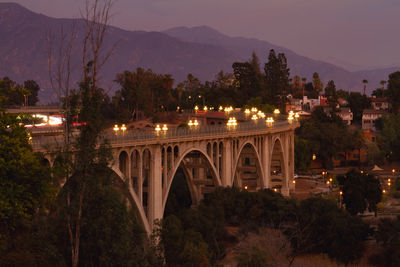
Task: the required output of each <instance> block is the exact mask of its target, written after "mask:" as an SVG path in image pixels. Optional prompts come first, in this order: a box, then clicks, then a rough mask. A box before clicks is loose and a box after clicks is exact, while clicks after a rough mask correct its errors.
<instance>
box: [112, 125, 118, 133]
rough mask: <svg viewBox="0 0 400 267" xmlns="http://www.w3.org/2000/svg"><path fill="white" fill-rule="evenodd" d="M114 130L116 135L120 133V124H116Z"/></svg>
mask: <svg viewBox="0 0 400 267" xmlns="http://www.w3.org/2000/svg"><path fill="white" fill-rule="evenodd" d="M113 130H114V132H115V134H117V133H118V131H119V127H118V124H115V125H114V128H113Z"/></svg>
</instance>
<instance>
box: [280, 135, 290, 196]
mask: <svg viewBox="0 0 400 267" xmlns="http://www.w3.org/2000/svg"><path fill="white" fill-rule="evenodd" d="M288 141H289V138H288V135H287V134H285V135H284V139H283V143H282V145H283V166H284V168H285V174H284V175H285V177H284V178H285V182H284V185H283V187H282V190H281V193H282V195H284V196H289V180H290V179H289V172H290V170H289V164H288V162H289V142H288Z"/></svg>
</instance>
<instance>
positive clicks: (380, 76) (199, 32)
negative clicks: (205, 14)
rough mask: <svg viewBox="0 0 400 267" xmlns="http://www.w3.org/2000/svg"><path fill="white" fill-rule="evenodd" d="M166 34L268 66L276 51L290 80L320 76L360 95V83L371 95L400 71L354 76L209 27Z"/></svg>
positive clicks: (174, 30)
mask: <svg viewBox="0 0 400 267" xmlns="http://www.w3.org/2000/svg"><path fill="white" fill-rule="evenodd" d="M163 32H164V33H166V34H168V35H170V36H173V37H176V38H179V39H180V40H182V41H188V42H195V43H204V44H210V45H216V46H220V47H224V48H226V49H227V50H229V51H231V52H232V53H234V54H235V55H236V56H238V57H239V58H240V59H241V60H242V61H244V60H249V58H250V55H251V53H252V52H253V51H254V52H255V53H256V54H257V55H258V57H259V58H260V62H263V63H265V62H266V61H267V58H268V53H269V50H270V49H274V50H275V52H277V53H285V55H286V57H287V59H288V65H289V68H290V73H291V76H294V75H300V76H301V77H306V78H307V81H311V79H312V74H313V73H314V72H318V74H319V75H320V77H321V79H322V80H323V82H324V84H326V83H327V82H328V81H329V80H334V81H335V84H336V88H337V89H345V90H351V91H358V92H361V90H362V88H363V84H362V82H361V81H362V80H363V79H367V80H368V81H369V84H368V92H369V93H371V92H372V91H373V90H374V89H376V88H377V87H380V85H379V82H380V81H381V80H387V79H388V75H389V74H390V73H392V72H394V71H396V70H400V68H385V69H376V70H367V71H354V72H352V71H348V70H346V69H344V68H342V67H338V66H336V65H333V64H330V63H327V62H323V61H319V60H313V59H310V58H308V57H304V56H301V55H298V54H296V53H295V52H293V51H291V50H289V49H287V48H284V47H280V46H276V45H273V44H271V43H269V42H266V41H262V40H258V39H254V38H242V37H229V36H227V35H224V34H222V33H220V32H218V31H216V30H214V29H212V28H210V27H207V26H198V27H192V28H188V27H176V28H172V29H168V30H165V31H163ZM261 67H262V66H261Z"/></svg>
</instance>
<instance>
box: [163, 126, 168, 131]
mask: <svg viewBox="0 0 400 267" xmlns="http://www.w3.org/2000/svg"><path fill="white" fill-rule="evenodd" d="M162 130H163V131H164V132H166V131H168V127H167V125H166V124H164V125H163V127H162Z"/></svg>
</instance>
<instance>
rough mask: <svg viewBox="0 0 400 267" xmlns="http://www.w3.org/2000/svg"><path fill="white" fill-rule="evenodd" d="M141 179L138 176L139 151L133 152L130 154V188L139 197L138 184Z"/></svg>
mask: <svg viewBox="0 0 400 267" xmlns="http://www.w3.org/2000/svg"><path fill="white" fill-rule="evenodd" d="M139 179H141V175H140V154H139V151H137V150H134V151H133V152H132V154H131V182H132V188H133V190H134V191H135V193H136V194H137V195H139V184H140V181H139Z"/></svg>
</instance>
